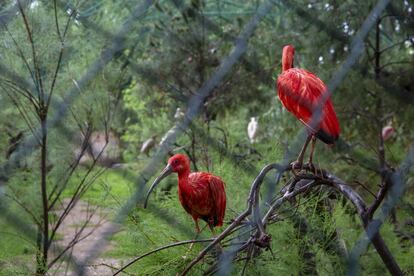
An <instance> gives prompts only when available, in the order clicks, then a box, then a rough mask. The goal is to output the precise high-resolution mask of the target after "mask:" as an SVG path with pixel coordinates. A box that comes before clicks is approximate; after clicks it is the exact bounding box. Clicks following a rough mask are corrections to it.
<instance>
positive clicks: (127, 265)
mask: <svg viewBox="0 0 414 276" xmlns="http://www.w3.org/2000/svg"><path fill="white" fill-rule="evenodd" d="M213 240H214V239H213V238H211V239H203V240H187V241H180V242H175V243H172V244H169V245H165V246H161V247H158V248H157V249H154V250H152V251H150V252H147V253H145V254H143V255H141V256H138V257H136V258H135V259H133V260H132V261H130V262H129V263H127V264H126V265H125V266H123V267H122V268H120V269H119V270H118V271H117V272H115V273H114V274H113V276H115V275H118V274H119V273H121V272H122V271H124V270H125V269H127V268H128V267H130V266H131V265H133V264H134V263H136V262H137V261H139V260H141V259H142V258H144V257H146V256H149V255H152V254H154V253H157V252H159V251H162V250H164V249H168V248H171V247H175V246H180V245H183V244H189V243H203V242H210V241H213Z"/></svg>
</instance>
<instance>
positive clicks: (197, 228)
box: [183, 219, 205, 259]
mask: <svg viewBox="0 0 414 276" xmlns="http://www.w3.org/2000/svg"><path fill="white" fill-rule="evenodd" d="M194 222H195V228H196V235H195V237H194V239H193V240H196V239H197V238H198V235H199V234H200V233H201V231H202V230H204V228H205V227H203V229H201V230H200V226H199V225H198V219H194ZM193 246H194V243H190V246H189V247H188V249H187V252H185V254H184V256H183V259H186V258H187V254H188V253H189V252H190V251H191V249H193Z"/></svg>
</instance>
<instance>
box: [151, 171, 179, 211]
mask: <svg viewBox="0 0 414 276" xmlns="http://www.w3.org/2000/svg"><path fill="white" fill-rule="evenodd" d="M172 172H173V169H172V167H171V165H170V164H168V165H167V166H166V167H165V168H164V169H163V170H162V172H161V174H160V175H159V176H158V177H157V178H156V179H155V180H154V183H152V185H151V187H150V188H149V190H148V193H147V196H146V197H145V202H144V208H147V203H148V198H149V195H150V194H151V192H152V190H154V188H155V187H156V186H157V185H158V183H160V182H161V180H163V179H164V178H165V177H166V176H168V175H169V174H171V173H172Z"/></svg>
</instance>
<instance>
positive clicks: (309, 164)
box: [308, 135, 316, 174]
mask: <svg viewBox="0 0 414 276" xmlns="http://www.w3.org/2000/svg"><path fill="white" fill-rule="evenodd" d="M315 144H316V137H315V135H312V143H311V150H310V154H309V162H308V166H309V168H310V170H311V171H312V172H313V173H314V174H316V170H315V166H314V165H313V163H312V161H313V152H314V150H315Z"/></svg>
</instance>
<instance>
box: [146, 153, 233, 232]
mask: <svg viewBox="0 0 414 276" xmlns="http://www.w3.org/2000/svg"><path fill="white" fill-rule="evenodd" d="M173 172H175V173H177V174H178V196H179V199H180V202H181V205H182V206H183V207H184V209H185V210H186V211H187V213H189V214H190V215H191V216H192V217H193V220H194V222H195V226H196V231H197V233H199V232H200V227H199V226H198V219H199V218H201V219H202V220H204V221H205V222H207V224H208V226H209V227H210V229H211V231H212V232H213V234H214V229H213V227H215V226H222V225H223V219H224V213H225V211H226V191H225V189H224V185H225V184H224V182H223V181H222V180H221V179H220V178H219V177H218V176H215V175H213V174H210V173H207V172H193V173H190V160H189V159H188V157H187V156H185V155H183V154H175V155H174V156H172V157H171V158H170V159H169V160H168V165H167V166H166V167H165V168H164V170H163V171H162V172H161V174H160V175H159V176H158V177H157V178H156V179H155V181H154V183H153V184H152V185H151V187H150V189H149V190H148V193H147V197H146V199H145V203H144V208H146V207H147V202H148V197H149V195H150V194H151V192H152V190H153V189H154V188H155V186H157V184H158V183H159V182H160V181H161V180H162V179H163V178H165V177H166V176H167V175H169V174H171V173H173Z"/></svg>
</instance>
